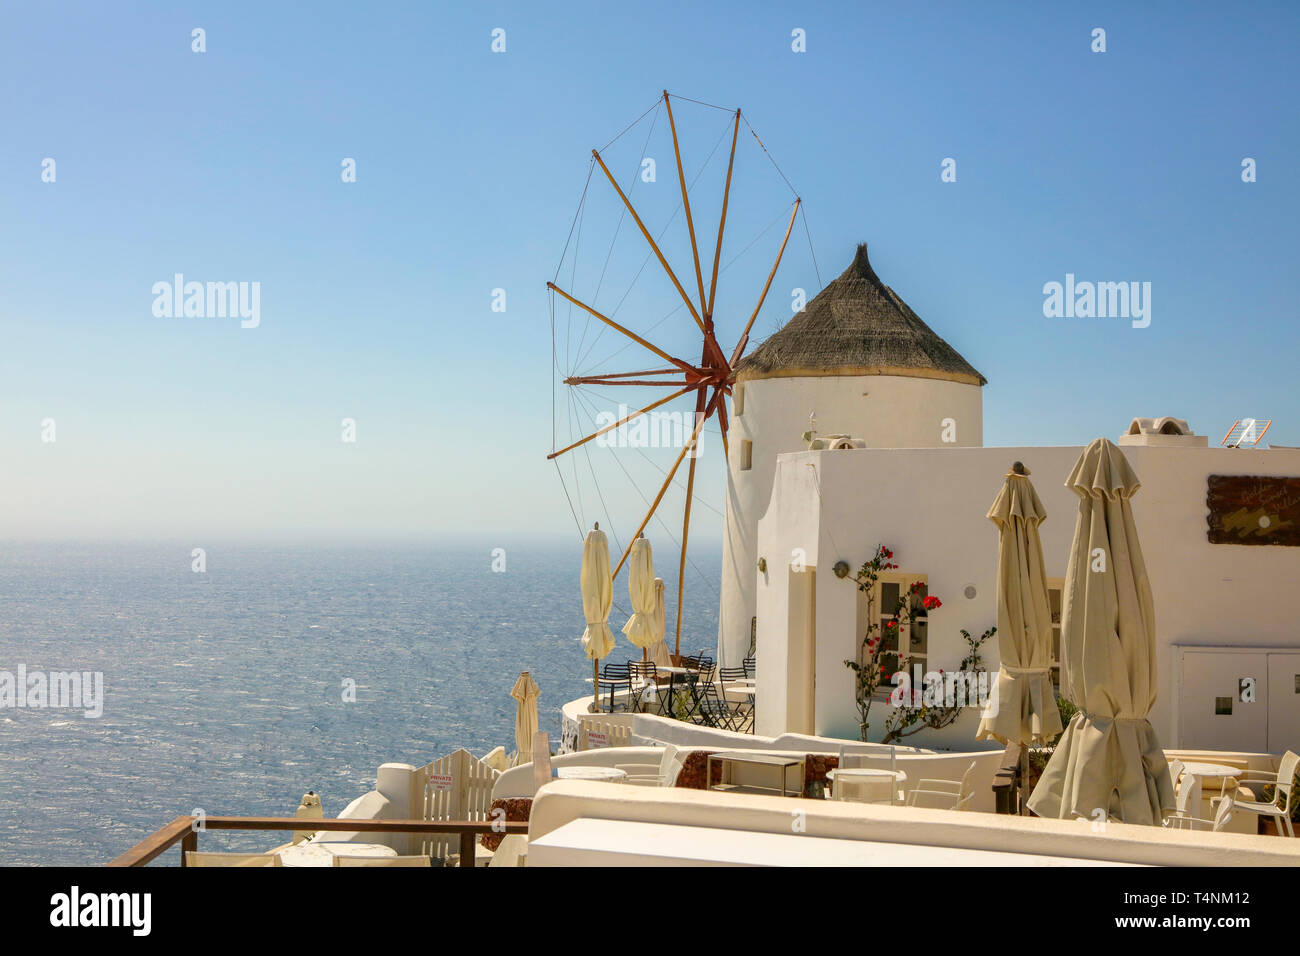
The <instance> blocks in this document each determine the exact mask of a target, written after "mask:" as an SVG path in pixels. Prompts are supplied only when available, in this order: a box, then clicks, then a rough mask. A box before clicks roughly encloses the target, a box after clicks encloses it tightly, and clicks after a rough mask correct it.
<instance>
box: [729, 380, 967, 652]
mask: <svg viewBox="0 0 1300 956" xmlns="http://www.w3.org/2000/svg"><path fill="white" fill-rule="evenodd" d="M741 389H743V390H744V393H743V398H741V396H740V391H741ZM736 392H737V394H736V396H735V397H734V398H733V401H732V416H731V420H732V428H731V439H730V441H731V449H730V463H729V466H728V469H727V520H726V528H725V532H724V537H723V543H722V597H721V605H720V607H719V613H718V661H719V663H724V664H726V665H727V666H735V665H737V664H739V663H740V661H741V659H742V658H743V657H744V656H745V653H746V651H748V649H749V635H750V620H751V618H753V616H754V613H755V611H754V600H755V598H754V589H755V580H756V576H757V573H758V568H757V563H758V551H757V530H758V519H759V518H761V517H762V516H763V514H764V513H765V512H766V511H767V506H768V502H769V501H770V500H771V497H772V482H773V476H774V474H775V469H776V456H777V455H779V454H782V453H784V452H791V451H805V450H807V445H806V444H805V443H804V441H803V438H802V436H803V433H804V432H806V431H807V430H808V428H809V424H808V416H809V414H810V413H812V412H814V411H815V412H816V413H817V432H818V433H819V434H821V435H829V434H847V435H852V436H853V437H854V438H860V439H862V440H864V441H865V442H866V443H867V447H869V448H938V447H978V446H980V445H982V444H983V441H984V406H983V398H982V395H981V392H980V386H978V385H965V384H960V383H957V382H950V381H946V380H943V379H931V378H911V377H903V376H897V375H854V376H836V375H827V376H817V377H790V378H761V379H751V380H748V381H746V380H743V379H742V381H740V382H739V383H738V384H737V386H736ZM742 402H743V407H742V410H741V412H740V414H738V415H737V414H736V413H735V409H736V407H737V405H738V404H741V403H742ZM949 423H951V425H949ZM745 441H749V442H752V443H753V444H752V447H751V451H750V460H751V462H752V467H751V468H750V469H749V470H747V471H746V470H741V465H742V461H743V458H744V451H743V444H742V443H743V442H745Z"/></svg>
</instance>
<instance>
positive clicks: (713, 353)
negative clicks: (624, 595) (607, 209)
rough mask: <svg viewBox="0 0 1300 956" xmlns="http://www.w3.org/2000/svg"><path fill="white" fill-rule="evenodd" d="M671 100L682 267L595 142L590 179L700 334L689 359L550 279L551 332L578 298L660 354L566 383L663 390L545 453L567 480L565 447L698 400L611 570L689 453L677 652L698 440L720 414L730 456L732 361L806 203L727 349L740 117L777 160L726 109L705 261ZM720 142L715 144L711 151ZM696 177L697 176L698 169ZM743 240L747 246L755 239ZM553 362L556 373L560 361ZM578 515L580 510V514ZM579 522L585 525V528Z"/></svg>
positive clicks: (665, 105) (662, 103)
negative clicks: (726, 250)
mask: <svg viewBox="0 0 1300 956" xmlns="http://www.w3.org/2000/svg"><path fill="white" fill-rule="evenodd" d="M675 99H676V100H679V101H680V100H686V98H684V97H676V98H674V97H673V96H672V95H670V94H669V93H668V92H667V91H666V90H665V91H664V93H663V95H662V97H661V98H660V99H659V100H658V101H656V104H655V105H654V106H652V107H651V109H652V110H654V111H655V116H656V119H657V117H658V108H659V107H662V109H663V112H664V114H665V115H666V118H667V122H668V125H669V128H670V130H671V134H672V152H673V159H674V165H675V169H676V179H677V185H678V187H679V190H680V194H681V202H680V205H679V207H678V208H679V209H680V210H681V211H682V212H683V213H684V220H685V225H686V232H687V234H688V235H689V238H690V264H689V265H682V266H680V267H679V269H674V268H673V266H672V265H671V264H670V263H669V261H668V257H667V256H666V255H665V253H664V251H663V249H662V245H661V244H662V241H663V234H662V233H661V234H660V236H659V239H658V240H656V237H655V235H653V234H652V233H651V230H650V228H649V227H648V226H647V224H646V222H645V221H644V219H643V217H642V215H641V214H640V213H639V212H638V210H637V208H636V206H634V205H633V203H632V201H631V199H630V198H629V195H628V191H625V190H624V189H623V187H622V186H620V185H619V181H618V179H617V178H616V177H615V176H614V174H613V173H612V172H611V171H610V168H609V165H607V163H606V158H605V157H604V156H603V155H602V151H601V150H597V149H593V150H592V151H591V155H592V167H591V170H589V174H588V187H590V185H591V179H592V178H593V173H595V172H596V171H597V170H598V171H599V173H600V176H596V177H595V178H596V179H597V180H598V181H599V180H600V179H601V178H603V179H604V180H606V181H607V182H608V186H609V187H610V188H612V190H613V192H614V194H615V195H617V197H618V199H619V200H620V202H621V205H622V211H620V224H621V222H622V216H623V215H624V213H625V214H626V215H627V216H628V217H630V219H631V221H632V222H633V223H635V225H636V228H637V230H638V231H639V232H640V234H641V236H642V237H643V238H644V241H645V244H646V245H647V246H648V248H649V254H647V261H648V259H649V257H650V255H653V257H654V259H655V260H656V261H657V263H658V266H659V267H660V268H661V269H662V271H663V274H664V275H665V276H666V277H667V279H668V280H669V281H670V282H671V284H672V287H673V288H674V289H675V290H676V294H677V296H678V297H680V300H681V301H680V303H679V304H678V305H677V306H676V308H678V309H680V308H681V307H682V306H684V307H685V309H686V310H687V312H688V314H689V316H690V319H691V320H692V321H693V322H694V327H695V335H694V339H695V341H694V344H692V345H691V346H690V347H689V348H690V350H689V351H686V350H685V349H682V348H680V347H679V348H678V349H677V350H676V351H678V352H679V353H684V354H688V355H691V356H692V358H690V359H685V358H680V357H678V355H674V354H672V353H670V351H669V350H668V348H666V347H661V346H660V345H659V344H656V343H655V342H654V341H652V340H651V339H650V337H649V335H650V333H649V332H648V331H644V330H643V331H642V332H638V331H637V330H635V329H633V328H629V327H628V326H627V325H624V324H622V323H620V322H619V321H616V320H615V318H614V317H613V315H611V314H608V313H607V311H605V310H601V309H598V308H596V306H595V305H594V304H593V303H592V302H591V301H589V300H587V299H585V298H584V297H580V296H579V295H578V294H576V292H575V290H574V289H572V288H565V287H563V286H562V285H561V284H560V283H559V282H558V281H551V282H548V283H547V284H546V286H547V289H548V292H549V294H550V297H551V308H552V330H553V336H554V329H555V323H554V315H555V310H556V308H557V304H563V305H566V306H567V307H569V308H570V309H571V308H575V307H576V308H577V309H578V310H580V311H581V312H582V313H585V314H586V316H589V317H590V319H595V320H596V321H598V322H599V323H601V324H602V325H603V326H604V327H605V328H608V329H610V330H612V331H614V332H616V333H618V334H619V335H620V336H622V337H623V338H624V339H626V341H627V343H631V344H632V345H634V346H636V347H638V350H639V351H640V352H641V353H642V354H643V356H645V357H646V358H648V357H649V356H653V357H654V358H655V359H657V360H658V361H657V362H656V363H649V362H648V361H646V360H644V359H642V360H637V361H636V362H634V363H633V364H634V367H635V370H632V371H624V370H598V371H594V372H590V373H586V374H564V375H562V376H561V381H562V382H563V385H564V386H566V387H567V388H569V389H588V388H590V387H596V388H601V387H619V388H636V389H640V390H643V394H644V395H645V397H646V398H649V397H651V396H652V395H657V396H659V397H656V398H654V400H653V401H648V402H645V404H643V405H642V404H641V403H640V402H637V403H636V404H638V405H640V407H638V408H636V410H635V411H631V412H630V413H628V414H626V415H622V416H621V417H620V418H618V419H617V420H615V421H612V422H610V423H608V424H606V425H604V426H603V427H601V428H598V429H596V430H594V431H592V432H590V433H589V434H586V435H585V436H584V437H581V438H578V439H577V440H574V441H571V442H569V443H568V444H566V445H564V446H563V447H559V448H556V447H555V445H558V444H559V442H558V440H555V439H553V442H554V444H553V446H552V447H553V450H552V451H551V453H550V454H549V455H548V456H547V458H548V459H549V460H553V461H557V471H558V472H559V474H560V476H561V481H564V474H563V471H562V470H560V469H559V467H558V460H559V459H561V458H563V456H566V455H570V454H572V453H574V452H575V451H577V450H578V449H580V448H584V447H587V448H589V447H590V446H589V445H588V443H590V442H592V441H593V440H595V439H597V438H600V436H602V435H606V434H608V433H610V432H613V431H614V430H615V429H619V428H622V427H624V426H626V425H627V424H628V423H629V422H632V421H634V420H635V419H638V418H639V417H641V416H645V415H649V414H650V413H652V412H655V411H656V410H657V409H660V408H662V407H665V406H668V405H669V403H672V402H674V401H682V402H686V403H690V404H693V407H694V416H693V418H692V419H691V421H693V423H694V427H693V429H692V430H691V431H690V433H689V436H685V438H684V441H683V442H682V445H681V449H680V451H679V452H678V454H677V456H676V460H675V461H674V462H673V464H672V467H671V468H670V469H669V470H668V472H667V476H666V477H665V479H664V481H663V483H662V484H661V485H660V486H659V488H658V491H657V493H656V494H655V496H654V499H653V501H650V502H649V503H648V507H647V510H646V511H645V514H644V516H643V517H642V519H641V522H640V524H639V526H638V527H637V529H636V532H635V533H634V534H633V535H632V536H631V537H630V538H629V539H628V542H627V547H626V548H625V549H624V550H623V553H622V556H621V557H620V558H619V560H618V563H617V565H616V566H615V567H614V570H613V577H614V578H615V579H617V577H618V574H619V571H620V570H622V568H623V566H624V563H625V562H626V561H627V558H628V554H629V553H630V552H631V548H632V542H633V541H635V540H636V538H637V537H638V536H639V535H641V534H642V533H643V532H644V531H645V528H646V526H647V525H648V524H649V522H650V520H651V518H652V517H654V516H655V514H656V511H657V510H658V509H659V507H660V505H661V503H662V502H663V500H664V496H665V494H666V493H667V491H668V489H669V487H670V486H671V485H672V484H673V481H674V478H675V477H676V475H677V473H678V471H679V469H680V468H681V466H682V464H683V462H686V461H687V460H688V459H689V464H688V465H687V478H686V497H685V504H684V506H683V512H682V522H681V541H680V554H679V556H678V557H679V560H678V582H677V618H676V629H675V641H674V647H675V651H676V653H677V654H680V653H681V629H682V603H683V599H684V593H685V570H686V563H687V543H688V540H689V537H690V527H691V505H692V501H693V499H694V497H695V477H696V464H697V460H698V458H699V451H700V448H701V442H702V441H703V440H704V429H705V426H706V424H708V423H709V422H711V421H712V422H716V424H717V426H718V434H719V435H720V438H721V445H722V450H723V454H724V455H727V456H729V455H730V450H729V447H728V441H727V435H728V430H729V427H730V423H729V420H728V412H727V406H726V398H727V396H729V395H730V394H731V392H732V384H733V378H734V376H733V371H732V370H733V368H734V367H735V365H736V363H737V362H738V361H739V360H740V359H741V357H742V356H743V355H744V354H745V349H746V347H747V345H748V344H749V335H750V332H751V330H752V329H753V326H754V322H755V320H756V319H757V318H758V314H759V312H760V311H761V310H762V308H763V304H764V302H765V301H766V300H767V297H768V293H769V291H770V290H771V287H772V281H773V279H774V278H775V277H776V274H777V270H778V269H779V268H780V265H781V261H782V259H783V257H784V256H785V251H786V246H787V244H788V243H789V240H790V234H791V232H792V231H793V229H794V224H795V219H796V218H797V217H798V216H799V214H800V211H801V208H802V200H801V199H800V198H799V196H798V195H797V194H795V196H794V203H793V206H792V208H791V209H790V211H789V216H788V219H787V218H784V216H782V219H783V221H784V224H785V233H784V235H783V236H782V238H781V241H780V244H779V246H778V247H777V248H776V253H775V259H774V261H773V262H772V265H771V268H770V269H769V270H768V271H767V276H766V281H764V282H763V285H762V287H761V289H759V290H756V291H755V294H754V296H753V299H752V301H753V307H752V310H750V311H749V312H748V319H747V321H746V322H745V323H744V326H743V329H742V330H741V331H740V333H739V335H738V336H737V337H736V339H735V341H734V343H732V344H731V347H730V348H729V349H727V348H724V346H723V344H722V343H721V342H720V341H719V331H718V328H717V326H716V324H715V318H714V309H715V305H716V303H717V293H718V286H719V284H718V276H719V265H720V263H721V260H722V249H723V238H724V235H725V234H726V227H727V214H728V205H729V203H730V200H731V192H732V176H733V173H734V171H735V161H736V146H737V141H738V139H739V137H740V126H741V123H742V122H744V123H745V125H746V127H747V128H748V129H749V132H750V133H751V134H753V138H754V141H755V142H756V143H757V144H758V146H759V148H760V149H761V150H762V152H763V153H764V155H766V156H767V158H768V159H769V160H771V156H770V154H768V152H767V149H766V147H765V146H763V143H762V140H760V139H759V138H758V135H757V134H756V133H754V131H753V128H752V127H749V124H748V121H747V120H745V119H744V118H743V116H742V114H741V111H740V110H739V109H735V110H725V112H727V113H728V114H729V115H730V123H729V125H730V140H731V148H730V152H729V154H728V160H727V173H726V181H725V185H724V186H723V189H722V203H721V213H720V215H719V217H718V223H717V233H716V238H714V237H713V236H711V235H710V236H708V237H707V238H712V239H714V241H713V243H712V247H713V256H712V263H711V265H710V264H709V263H707V262H704V263H702V261H701V257H700V246H701V244H702V241H706V240H703V238H702V237H703V236H704V232H703V228H701V230H700V231H699V232H698V233H697V228H696V226H697V223H696V220H695V216H694V215H693V212H692V202H691V188H690V187H689V186H688V183H687V175H686V170H685V167H684V166H683V162H682V149H681V142H680V139H679V131H678V124H677V120H676V118H675V117H674V114H673V104H674V102H675ZM686 101H687V102H690V103H699V102H700V101H698V100H686ZM700 105H702V106H709V107H710V108H712V109H722V108H721V107H715V106H712V104H704V103H701V104H700ZM649 112H650V110H647V111H646V113H645V114H642V118H644V117H645V116H646V115H647V114H648V113H649ZM638 122H640V120H638ZM633 125H635V124H633ZM629 129H631V127H629ZM652 131H653V126H652ZM626 132H627V130H625V131H624V133H626ZM622 135H623V134H620V136H622ZM617 139H618V137H616V138H615V140H614V141H611V144H612V143H613V142H615V141H617ZM721 140H722V137H720V140H719V141H720V142H721ZM648 142H649V137H648V136H647V143H648ZM716 148H717V147H716V145H715V151H716ZM643 153H644V151H643ZM712 155H713V154H710V156H712ZM643 162H644V159H643ZM706 164H707V160H706ZM772 165H773V167H774V168H776V170H777V172H778V173H780V169H779V167H776V164H775V161H774V160H773V161H772ZM701 171H702V170H701ZM696 178H697V179H698V176H697V177H696ZM781 178H782V179H783V180H785V183H786V185H787V186H789V180H786V179H785V177H784V174H781ZM633 185H635V181H634V182H633ZM790 191H791V192H792V193H794V190H793V188H791V190H790ZM586 199H587V191H586V190H584V192H583V203H580V205H579V214H581V212H582V209H583V208H584V205H583V204H584V203H585V201H586ZM674 215H675V213H674ZM576 222H577V217H576V216H575V223H576ZM710 225H711V224H710ZM806 229H807V221H806V219H805V230H806ZM665 230H666V227H665ZM709 232H712V229H711V228H710V229H709ZM760 235H761V234H760ZM572 237H573V231H572V230H571V232H570V238H571V239H572ZM752 245H753V243H751V246H752ZM809 247H810V249H811V239H810V241H809ZM746 248H747V249H748V248H749V247H746ZM611 250H612V244H611ZM567 251H568V245H567V244H566V254H567ZM733 261H734V260H733ZM562 264H563V260H562ZM814 264H815V260H814ZM724 271H725V270H724ZM559 275H560V270H559V269H557V270H556V279H557V280H558V279H559ZM638 275H639V273H638ZM683 276H684V280H683ZM692 279H693V280H694V281H693V282H692V281H691V280H692ZM602 280H603V272H602ZM706 281H707V286H706ZM688 286H689V288H688ZM620 304H621V303H620ZM590 319H588V321H590ZM697 349H698V355H699V358H698V360H697V359H694V357H693V356H694V355H695V354H696V350H697ZM649 364H654V366H655V367H645V366H646V365H649ZM556 371H557V374H558V373H559V368H558V366H557V368H556ZM665 393H666V394H665ZM631 404H632V403H629V405H631ZM684 431H685V430H684V429H683V432H684ZM566 494H567V489H566ZM570 504H571V505H572V500H570ZM576 517H577V515H576V513H575V518H576ZM579 530H580V531H581V527H580V529H579Z"/></svg>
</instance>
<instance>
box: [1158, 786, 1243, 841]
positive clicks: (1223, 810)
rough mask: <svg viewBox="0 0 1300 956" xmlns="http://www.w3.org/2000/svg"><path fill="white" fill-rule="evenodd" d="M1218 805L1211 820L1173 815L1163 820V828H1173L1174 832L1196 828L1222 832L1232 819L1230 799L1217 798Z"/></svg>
mask: <svg viewBox="0 0 1300 956" xmlns="http://www.w3.org/2000/svg"><path fill="white" fill-rule="evenodd" d="M1189 789H1190V788H1189ZM1218 803H1219V808H1218V810H1217V811H1216V812H1215V814H1214V819H1213V820H1202V819H1201V818H1200V817H1195V816H1185V817H1184V816H1179V815H1178V814H1176V813H1175V814H1171V815H1170V816H1169V817H1167V818H1166V819H1165V826H1167V827H1173V828H1174V829H1176V830H1195V829H1196V828H1198V827H1201V828H1205V827H1208V828H1209V829H1210V830H1213V831H1214V832H1215V833H1218V832H1219V831H1221V830H1223V828H1224V827H1226V826H1227V825H1228V821H1229V820H1231V819H1232V798H1231V797H1221V798H1218Z"/></svg>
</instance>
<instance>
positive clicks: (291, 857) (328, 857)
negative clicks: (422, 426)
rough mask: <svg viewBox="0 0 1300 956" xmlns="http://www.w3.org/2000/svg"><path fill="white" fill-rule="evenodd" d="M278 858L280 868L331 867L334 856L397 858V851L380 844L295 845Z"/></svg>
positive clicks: (285, 849) (283, 851)
mask: <svg viewBox="0 0 1300 956" xmlns="http://www.w3.org/2000/svg"><path fill="white" fill-rule="evenodd" d="M357 822H358V823H360V822H361V821H357ZM279 856H280V865H281V866H333V865H334V858H335V857H336V856H397V851H396V850H394V849H393V848H392V847H391V846H384V845H383V844H382V843H297V844H294V845H293V846H290V847H285V848H284V849H283V850H281V851H280V854H279Z"/></svg>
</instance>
